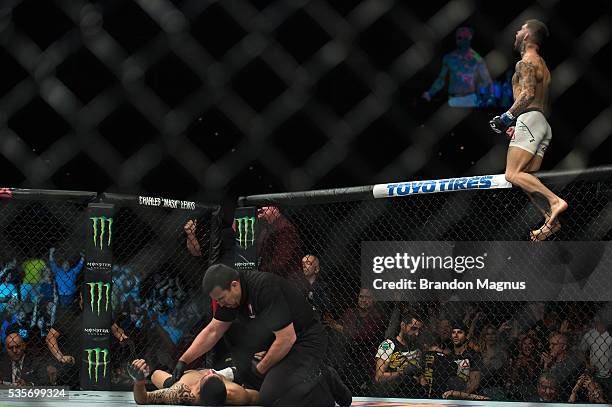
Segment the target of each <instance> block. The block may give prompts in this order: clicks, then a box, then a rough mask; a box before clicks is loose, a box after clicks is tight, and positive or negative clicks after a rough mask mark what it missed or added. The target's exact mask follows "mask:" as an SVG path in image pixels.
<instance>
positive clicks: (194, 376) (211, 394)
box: [128, 359, 259, 406]
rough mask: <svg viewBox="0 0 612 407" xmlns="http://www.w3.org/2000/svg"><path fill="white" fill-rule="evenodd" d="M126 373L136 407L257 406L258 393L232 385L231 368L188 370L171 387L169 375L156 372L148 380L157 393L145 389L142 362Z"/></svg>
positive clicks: (232, 373) (137, 360) (139, 361)
mask: <svg viewBox="0 0 612 407" xmlns="http://www.w3.org/2000/svg"><path fill="white" fill-rule="evenodd" d="M128 373H129V374H130V376H131V377H132V379H134V389H133V391H134V401H135V402H136V404H183V405H184V404H187V405H200V406H247V405H256V404H258V403H259V392H258V391H256V390H251V389H245V388H244V387H242V386H240V385H238V384H236V383H234V382H233V377H234V373H235V370H234V369H232V368H226V369H223V370H220V371H215V370H212V369H200V370H187V371H186V372H185V373H183V375H182V376H181V378H180V379H179V380H178V381H177V382H176V383H174V384H171V383H172V375H171V374H170V373H168V372H164V371H162V370H156V371H154V372H153V375H151V381H152V382H153V384H154V385H155V386H156V387H157V388H158V389H159V390H155V391H150V392H147V389H146V388H145V378H146V377H147V376H148V374H149V367H148V366H147V363H146V362H145V361H144V360H143V359H136V360H134V361H133V362H132V363H131V364H130V365H128Z"/></svg>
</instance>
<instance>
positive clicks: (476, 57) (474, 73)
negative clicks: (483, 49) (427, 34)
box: [422, 27, 495, 107]
mask: <svg viewBox="0 0 612 407" xmlns="http://www.w3.org/2000/svg"><path fill="white" fill-rule="evenodd" d="M472 36H473V32H472V29H470V28H468V27H459V28H457V31H456V32H455V40H456V44H457V49H455V50H454V51H452V52H450V53H448V54H446V55H444V57H443V58H442V69H441V70H440V73H439V74H438V78H437V79H436V80H435V81H434V83H433V85H431V88H429V90H427V91H426V92H424V93H423V95H422V97H423V99H425V100H427V101H428V102H429V101H431V98H432V97H433V96H434V95H435V94H436V93H438V92H440V91H441V90H442V88H443V87H444V85H445V83H446V80H447V79H446V78H447V76H448V105H449V106H451V107H479V106H485V105H489V106H491V105H494V104H495V99H494V98H493V96H494V91H493V82H492V81H491V76H490V75H489V70H488V69H487V65H486V63H485V61H484V59H483V58H482V57H481V56H480V54H478V53H477V52H476V51H474V50H473V49H472V48H471V42H472ZM481 88H484V90H485V92H484V94H483V95H481V92H480V89H481Z"/></svg>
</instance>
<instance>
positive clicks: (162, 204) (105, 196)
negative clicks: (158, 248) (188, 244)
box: [100, 192, 220, 211]
mask: <svg viewBox="0 0 612 407" xmlns="http://www.w3.org/2000/svg"><path fill="white" fill-rule="evenodd" d="M100 202H107V203H118V204H122V205H130V206H151V207H159V208H168V209H182V210H186V211H194V210H201V209H205V210H212V211H218V210H220V206H219V205H218V204H210V203H203V202H194V201H186V200H181V199H171V198H163V197H159V196H154V195H148V196H141V195H127V194H115V193H109V192H103V193H101V194H100Z"/></svg>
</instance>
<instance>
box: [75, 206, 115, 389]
mask: <svg viewBox="0 0 612 407" xmlns="http://www.w3.org/2000/svg"><path fill="white" fill-rule="evenodd" d="M113 212H114V206H113V205H112V204H102V203H92V204H89V206H88V208H87V215H88V216H87V221H88V222H87V243H86V246H85V247H86V252H85V254H86V268H85V275H84V284H83V287H81V289H82V290H83V351H82V352H81V361H82V362H81V387H82V388H83V389H85V390H107V389H108V388H109V387H110V360H111V354H110V335H111V325H112V309H111V293H112V286H111V281H112V278H111V277H112V276H111V270H112V266H113V265H112V259H113V256H112V247H113V228H114V227H115V225H114V224H113Z"/></svg>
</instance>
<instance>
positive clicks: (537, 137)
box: [510, 110, 552, 157]
mask: <svg viewBox="0 0 612 407" xmlns="http://www.w3.org/2000/svg"><path fill="white" fill-rule="evenodd" d="M551 139H552V130H551V129H550V125H549V124H548V121H546V117H544V114H542V112H540V111H539V110H532V111H529V112H525V113H523V114H521V115H519V117H517V118H516V125H515V127H514V136H513V137H512V139H510V147H518V148H521V149H523V150H526V151H529V152H530V153H531V154H534V155H535V154H537V155H539V156H540V157H544V153H545V152H546V149H547V148H548V145H549V144H550V140H551Z"/></svg>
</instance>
